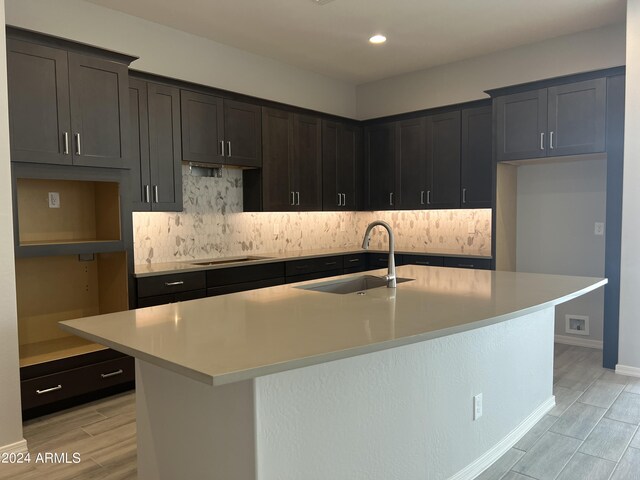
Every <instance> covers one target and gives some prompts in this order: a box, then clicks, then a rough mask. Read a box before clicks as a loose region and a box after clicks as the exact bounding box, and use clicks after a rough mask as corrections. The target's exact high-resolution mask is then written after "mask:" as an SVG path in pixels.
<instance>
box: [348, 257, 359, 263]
mask: <svg viewBox="0 0 640 480" xmlns="http://www.w3.org/2000/svg"><path fill="white" fill-rule="evenodd" d="M359 261H360V259H359V258H352V259H351V260H349V262H350V263H356V262H359Z"/></svg>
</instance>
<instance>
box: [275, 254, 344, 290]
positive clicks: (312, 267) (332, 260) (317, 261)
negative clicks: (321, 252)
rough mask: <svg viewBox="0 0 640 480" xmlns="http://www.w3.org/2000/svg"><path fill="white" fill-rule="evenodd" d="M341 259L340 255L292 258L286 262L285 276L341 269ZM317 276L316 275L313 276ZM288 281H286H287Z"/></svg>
mask: <svg viewBox="0 0 640 480" xmlns="http://www.w3.org/2000/svg"><path fill="white" fill-rule="evenodd" d="M342 268H343V261H342V256H341V255H336V256H333V257H320V258H307V259H305V260H292V261H290V262H287V263H286V270H285V273H286V276H287V277H292V276H294V275H295V276H297V275H306V274H309V273H316V272H327V271H330V270H340V271H342ZM314 278H318V277H314ZM287 283H288V282H287Z"/></svg>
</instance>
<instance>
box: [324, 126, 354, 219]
mask: <svg viewBox="0 0 640 480" xmlns="http://www.w3.org/2000/svg"><path fill="white" fill-rule="evenodd" d="M362 183H363V182H362V130H361V128H360V127H358V126H356V125H350V124H346V123H340V122H332V121H328V120H324V121H323V122H322V209H323V210H347V211H353V210H358V209H359V208H360V207H361V202H362V200H361V196H362Z"/></svg>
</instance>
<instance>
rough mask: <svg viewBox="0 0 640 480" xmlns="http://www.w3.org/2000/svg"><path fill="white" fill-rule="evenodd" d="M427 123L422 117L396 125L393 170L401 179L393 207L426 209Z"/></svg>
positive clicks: (397, 186)
mask: <svg viewBox="0 0 640 480" xmlns="http://www.w3.org/2000/svg"><path fill="white" fill-rule="evenodd" d="M426 134H427V120H426V118H425V117H420V118H414V119H411V120H403V121H399V122H397V123H396V168H397V171H398V174H397V175H396V178H398V179H400V183H399V185H396V189H395V191H396V192H398V193H397V196H396V199H395V205H394V206H395V207H396V208H402V209H411V210H415V209H420V208H425V207H426V204H427V191H428V179H427V152H426Z"/></svg>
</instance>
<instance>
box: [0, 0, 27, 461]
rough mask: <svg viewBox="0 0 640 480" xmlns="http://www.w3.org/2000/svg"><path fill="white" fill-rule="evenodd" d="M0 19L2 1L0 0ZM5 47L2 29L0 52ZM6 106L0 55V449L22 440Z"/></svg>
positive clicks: (1, 17)
mask: <svg viewBox="0 0 640 480" xmlns="http://www.w3.org/2000/svg"><path fill="white" fill-rule="evenodd" d="M2 20H4V0H0V21H2ZM5 49H6V46H5V35H4V32H2V33H1V34H0V51H1V52H4V51H5ZM7 106H8V103H7V62H6V56H5V55H0V225H2V228H0V385H1V387H0V451H1V450H3V448H10V447H9V446H10V445H12V444H15V443H17V442H21V441H22V424H21V421H20V420H21V417H22V416H21V413H20V380H19V375H18V371H19V370H18V323H17V318H18V317H17V312H16V285H15V278H16V276H15V267H14V261H13V216H12V213H11V169H10V167H9V118H8V113H7V112H8V110H7Z"/></svg>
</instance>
